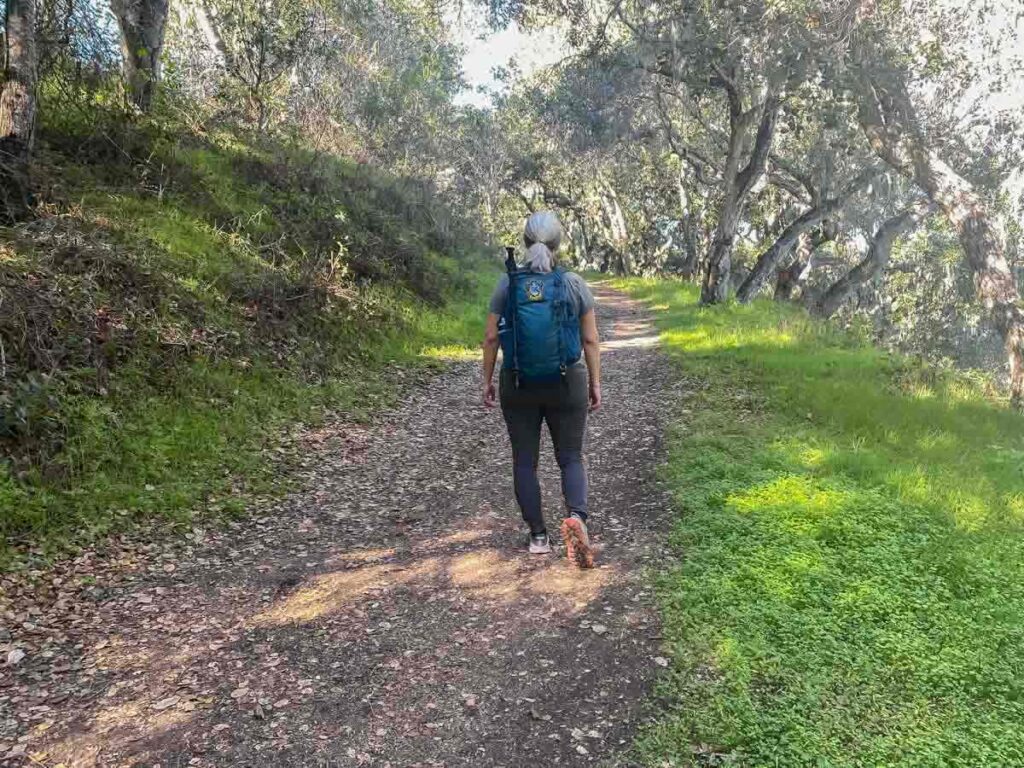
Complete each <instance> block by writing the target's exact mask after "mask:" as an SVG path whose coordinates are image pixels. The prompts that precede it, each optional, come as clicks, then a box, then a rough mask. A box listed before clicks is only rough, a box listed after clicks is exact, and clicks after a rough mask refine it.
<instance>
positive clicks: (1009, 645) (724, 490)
mask: <svg viewBox="0 0 1024 768" xmlns="http://www.w3.org/2000/svg"><path fill="white" fill-rule="evenodd" d="M626 287H628V289H629V290H630V291H631V292H633V293H634V294H635V295H636V296H639V297H642V298H644V299H646V300H648V301H649V302H651V304H652V305H653V306H655V307H656V309H657V310H658V311H657V317H658V322H659V324H660V328H661V329H662V332H663V340H664V342H665V344H666V347H667V349H668V350H669V352H670V353H671V354H672V355H673V356H674V358H675V359H676V360H677V361H678V363H679V365H680V366H681V370H682V372H683V374H684V375H686V376H687V377H691V378H692V379H693V381H694V383H695V389H696V391H695V393H694V394H693V396H692V397H691V398H689V399H688V401H687V402H686V403H685V408H686V410H685V412H684V414H683V417H682V419H681V421H680V423H679V426H678V428H677V429H676V431H675V433H674V435H673V439H672V451H671V457H670V463H669V467H668V479H669V481H670V482H671V483H672V485H673V487H674V488H675V497H676V499H677V502H678V505H679V509H680V512H681V515H680V517H679V521H678V523H677V525H676V528H675V530H674V531H673V538H674V541H675V543H676V544H677V545H678V546H679V548H680V551H681V553H682V558H681V560H680V563H679V564H678V565H677V566H676V567H673V568H671V569H670V570H669V571H668V572H667V573H666V574H664V575H663V576H662V577H661V579H660V596H661V602H662V607H663V612H664V618H665V633H666V635H665V636H666V643H667V645H668V647H669V649H670V651H671V653H672V659H673V665H672V674H671V675H669V676H667V677H666V679H665V680H664V681H663V683H662V688H663V690H662V693H663V694H664V695H665V698H666V700H667V701H669V702H671V705H670V707H669V709H668V710H667V711H666V712H665V714H664V716H663V717H662V719H661V720H660V722H659V723H658V724H657V725H656V726H654V727H652V728H650V729H649V730H648V731H647V732H646V734H645V735H644V736H643V738H642V739H641V742H640V748H641V750H642V753H643V755H644V757H645V759H646V761H647V762H648V764H650V765H655V766H663V765H691V764H696V765H720V764H727V765H743V766H786V767H787V768H788V767H790V766H833V765H834V766H882V765H886V766H896V765H898V766H975V765H991V766H996V765H998V766H1014V765H1024V739H1022V737H1021V733H1022V731H1021V725H1020V724H1021V722H1024V531H1022V525H1024V470H1022V467H1024V419H1022V418H1020V417H1017V416H1015V415H1012V414H1011V413H1009V412H1008V411H1006V410H1005V409H1004V408H1001V407H999V406H998V405H995V404H993V403H992V402H990V401H988V400H986V399H985V397H984V396H983V395H981V394H980V393H979V392H978V391H977V389H976V388H974V387H972V386H971V385H969V384H965V383H962V382H961V383H955V382H945V383H943V382H934V381H933V382H931V383H925V382H922V381H921V380H920V376H919V375H915V374H914V373H913V372H912V371H911V370H910V369H909V368H908V367H907V366H906V365H904V364H903V363H902V362H901V361H900V360H898V359H895V358H893V357H890V356H887V355H885V354H884V353H882V352H879V351H877V350H874V349H872V348H869V347H866V346H863V345H860V344H858V343H855V342H853V341H852V340H850V339H847V338H843V337H841V336H838V335H836V334H834V333H831V332H830V331H828V330H827V329H824V328H822V327H820V326H816V325H814V324H812V323H810V322H809V321H808V320H806V319H805V318H804V317H803V316H802V315H801V314H800V313H799V312H797V311H794V310H793V309H792V308H790V307H783V306H776V305H774V304H772V303H759V304H755V305H754V306H751V307H738V306H730V307H725V308H720V309H709V310H704V309H700V308H698V307H697V305H696V298H697V295H696V292H695V291H694V290H692V289H691V288H690V287H687V286H682V285H680V284H677V283H670V282H644V281H634V282H629V283H627V284H626ZM666 760H668V762H665V761H666Z"/></svg>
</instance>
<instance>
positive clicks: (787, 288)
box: [772, 228, 832, 301]
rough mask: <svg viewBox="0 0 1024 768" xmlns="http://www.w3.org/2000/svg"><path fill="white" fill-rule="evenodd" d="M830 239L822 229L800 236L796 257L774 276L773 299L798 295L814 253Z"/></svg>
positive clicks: (810, 267) (809, 269)
mask: <svg viewBox="0 0 1024 768" xmlns="http://www.w3.org/2000/svg"><path fill="white" fill-rule="evenodd" d="M823 229H824V228H823ZM831 239H832V238H831V237H830V236H829V235H828V234H827V233H825V232H824V231H819V232H817V233H815V234H814V235H811V234H809V233H804V234H803V235H801V236H800V239H799V240H798V241H797V244H796V258H795V259H794V260H793V262H792V263H791V264H790V265H789V266H788V267H785V268H784V269H780V270H779V273H778V276H777V277H776V280H775V294H774V296H773V297H772V298H774V299H775V301H793V300H795V299H797V298H798V297H799V296H800V294H801V292H802V291H803V286H804V283H806V282H807V278H808V277H810V274H811V271H812V270H813V268H814V254H815V253H817V251H818V249H819V248H820V247H821V246H823V245H824V244H825V243H827V242H828V241H829V240H831Z"/></svg>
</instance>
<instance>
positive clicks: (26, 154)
mask: <svg viewBox="0 0 1024 768" xmlns="http://www.w3.org/2000/svg"><path fill="white" fill-rule="evenodd" d="M5 28H6V39H7V67H6V70H5V71H4V78H3V82H2V84H0V218H2V219H3V220H5V221H7V222H8V223H9V222H11V221H15V220H17V219H20V218H22V217H24V216H25V214H26V213H28V211H29V209H30V208H31V206H32V194H31V186H30V183H29V160H30V159H31V156H32V141H33V138H34V134H35V124H36V78H37V68H38V64H39V61H38V58H37V51H36V39H35V34H36V33H35V29H36V3H35V0H7V11H6V14H5Z"/></svg>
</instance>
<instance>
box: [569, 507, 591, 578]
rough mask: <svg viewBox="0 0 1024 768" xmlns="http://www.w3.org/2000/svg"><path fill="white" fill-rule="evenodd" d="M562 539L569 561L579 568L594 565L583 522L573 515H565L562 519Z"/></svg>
mask: <svg viewBox="0 0 1024 768" xmlns="http://www.w3.org/2000/svg"><path fill="white" fill-rule="evenodd" d="M562 540H563V541H565V554H566V557H568V558H569V562H572V563H575V564H576V565H577V566H578V567H580V568H593V567H594V551H593V550H592V549H591V548H590V538H589V536H587V533H586V531H585V529H584V528H583V523H581V522H580V521H579V520H577V519H576V518H575V517H567V518H566V519H565V520H563V521H562Z"/></svg>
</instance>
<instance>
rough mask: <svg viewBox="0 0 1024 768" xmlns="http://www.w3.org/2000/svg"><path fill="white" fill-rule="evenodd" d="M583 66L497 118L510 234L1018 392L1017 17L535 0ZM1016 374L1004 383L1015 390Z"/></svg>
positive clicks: (569, 67) (783, 5)
mask: <svg viewBox="0 0 1024 768" xmlns="http://www.w3.org/2000/svg"><path fill="white" fill-rule="evenodd" d="M495 13H496V14H497V16H498V17H505V16H509V15H511V16H513V17H516V18H519V19H521V20H522V21H523V23H527V24H535V25H543V24H549V23H554V21H553V20H554V19H558V18H562V19H565V18H568V19H571V28H568V29H567V38H568V45H569V47H570V50H572V51H573V52H574V53H575V55H572V56H567V57H566V58H565V59H564V60H563V61H562V63H561V64H560V65H559V66H557V67H555V68H554V69H551V70H546V71H543V72H541V73H539V74H537V75H535V76H534V77H532V78H531V79H529V80H526V81H524V82H521V83H519V84H518V85H517V86H516V87H514V88H513V89H512V91H511V92H510V93H509V94H508V95H507V96H505V97H504V98H502V99H501V100H500V101H499V103H498V108H497V112H496V113H495V120H496V121H497V123H498V124H499V125H501V126H502V128H503V129H504V130H503V132H502V134H501V136H500V139H501V141H500V143H499V146H500V148H501V149H500V156H501V158H502V162H501V164H500V166H499V170H500V173H498V174H494V173H493V172H492V169H488V170H489V173H490V175H491V176H492V178H494V181H493V183H494V184H496V185H498V186H499V187H500V188H501V189H502V190H503V191H504V193H505V197H504V201H505V202H504V204H505V206H506V208H507V210H508V214H509V219H508V221H509V223H511V222H512V221H514V218H515V216H518V215H521V214H522V213H524V212H525V211H526V210H527V209H529V208H533V207H537V206H554V207H557V208H558V209H559V210H561V211H562V212H563V214H564V215H565V217H566V218H567V219H568V221H569V222H570V227H571V229H572V232H573V243H574V245H575V250H576V257H577V259H578V260H579V261H580V262H581V263H584V264H586V265H588V266H593V267H596V268H599V269H602V270H612V271H616V272H621V273H627V274H629V273H643V274H653V273H661V272H671V273H676V274H680V275H683V276H687V277H692V278H693V279H695V280H698V281H700V282H701V283H702V298H703V300H704V301H705V302H715V301H720V300H722V299H724V298H727V297H729V296H732V295H736V296H737V298H739V300H740V301H749V300H750V299H752V298H753V297H754V296H756V295H758V294H759V293H761V292H774V294H775V296H776V297H777V298H780V299H787V300H795V301H799V302H801V303H803V304H805V305H806V306H807V307H808V308H809V309H810V310H811V311H812V312H814V313H816V314H819V315H823V316H834V315H839V317H840V318H841V319H842V321H843V322H844V323H847V324H852V325H857V326H859V327H865V328H870V329H871V330H872V331H873V332H874V334H875V336H876V338H880V339H883V340H885V341H887V342H890V343H892V344H894V345H898V346H899V347H900V348H902V349H906V350H911V351H914V352H916V353H921V354H924V355H925V356H928V357H931V358H932V359H942V360H947V361H951V362H954V363H956V364H959V365H961V366H966V367H980V368H984V369H986V370H988V371H990V372H995V373H997V374H998V375H999V377H1000V378H1004V377H1005V375H1006V372H1007V370H1008V366H1007V360H1009V362H1010V365H1009V372H1010V374H1011V379H1012V381H1011V385H1012V387H1013V391H1014V393H1015V396H1016V397H1017V399H1019V396H1020V392H1021V388H1022V387H1024V378H1022V377H1024V374H1022V373H1021V371H1022V360H1024V358H1022V353H1021V349H1022V345H1021V341H1020V339H1021V338H1022V334H1021V325H1020V323H1021V314H1020V313H1021V310H1020V298H1019V290H1018V287H1017V283H1018V282H1019V275H1020V272H1021V267H1022V256H1021V248H1020V236H1021V229H1020V225H1019V221H1020V217H1021V213H1022V211H1024V197H1022V192H1024V188H1022V186H1021V183H1022V179H1024V176H1022V172H1021V163H1020V157H1021V156H1022V149H1024V145H1022V136H1024V117H1022V115H1024V110H1022V109H1021V108H1020V107H1021V104H1020V99H1019V97H1018V96H1014V95H1013V94H1014V93H1015V92H1019V91H1020V90H1021V84H1022V81H1024V66H1022V61H1021V57H1020V52H1019V47H1018V46H1017V45H1015V40H1018V39H1019V35H1020V25H1021V23H1022V22H1021V18H1020V16H1019V13H1017V12H1016V11H1015V8H1014V5H1013V3H1010V2H993V3H988V4H985V6H984V7H983V8H976V7H975V6H974V5H973V4H970V3H964V2H957V1H956V0H947V1H946V2H943V3H939V4H921V3H909V2H897V1H894V2H886V3H875V2H855V3H831V2H826V1H824V0H822V1H821V2H812V3H807V2H786V1H783V2H759V1H757V0H729V1H728V2H718V3H706V2H700V1H697V0H694V1H693V2H691V1H690V0H677V1H676V2H671V3H667V4H657V5H653V6H652V5H650V4H648V3H630V2H621V1H619V2H612V3H603V2H585V1H583V0H580V1H578V2H577V1H576V0H564V1H562V2H559V0H537V1H536V2H526V3H512V4H501V5H499V6H497V7H496V9H495ZM1004 380H1005V378H1004Z"/></svg>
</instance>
